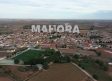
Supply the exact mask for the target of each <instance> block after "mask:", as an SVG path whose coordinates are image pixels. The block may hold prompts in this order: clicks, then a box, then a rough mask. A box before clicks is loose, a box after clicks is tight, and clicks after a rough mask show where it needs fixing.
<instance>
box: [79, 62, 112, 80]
mask: <svg viewBox="0 0 112 81" xmlns="http://www.w3.org/2000/svg"><path fill="white" fill-rule="evenodd" d="M80 63H81V65H83V66H84V67H85V70H86V71H87V72H88V73H90V74H91V75H93V74H97V75H98V77H99V80H98V81H112V77H110V76H109V75H108V74H107V73H106V72H105V71H103V70H102V67H99V66H98V65H96V64H95V63H94V62H93V61H91V60H89V61H88V62H85V61H81V62H80Z"/></svg>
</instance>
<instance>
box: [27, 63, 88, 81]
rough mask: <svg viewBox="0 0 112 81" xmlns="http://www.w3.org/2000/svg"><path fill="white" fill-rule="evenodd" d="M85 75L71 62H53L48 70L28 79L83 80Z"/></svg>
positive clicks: (49, 80) (36, 80) (46, 80)
mask: <svg viewBox="0 0 112 81" xmlns="http://www.w3.org/2000/svg"><path fill="white" fill-rule="evenodd" d="M85 78H87V76H86V75H85V74H84V73H83V72H82V71H81V70H79V69H78V68H77V67H75V66H74V65H72V64H71V63H66V64H53V66H52V67H51V68H50V69H49V70H48V71H42V72H40V73H39V74H38V75H36V76H34V77H32V78H31V79H30V80H29V81H84V79H85Z"/></svg>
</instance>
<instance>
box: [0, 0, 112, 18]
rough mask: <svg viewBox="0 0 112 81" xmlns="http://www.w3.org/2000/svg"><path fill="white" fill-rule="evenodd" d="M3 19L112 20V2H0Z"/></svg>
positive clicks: (110, 0)
mask: <svg viewBox="0 0 112 81" xmlns="http://www.w3.org/2000/svg"><path fill="white" fill-rule="evenodd" d="M2 18H11V19H109V20H112V0H0V19H2Z"/></svg>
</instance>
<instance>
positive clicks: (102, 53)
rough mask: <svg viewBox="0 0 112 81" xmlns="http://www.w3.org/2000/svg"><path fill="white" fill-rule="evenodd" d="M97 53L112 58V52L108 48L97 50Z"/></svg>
mask: <svg viewBox="0 0 112 81" xmlns="http://www.w3.org/2000/svg"><path fill="white" fill-rule="evenodd" d="M96 51H97V52H101V56H105V57H112V50H111V49H107V48H99V49H96Z"/></svg>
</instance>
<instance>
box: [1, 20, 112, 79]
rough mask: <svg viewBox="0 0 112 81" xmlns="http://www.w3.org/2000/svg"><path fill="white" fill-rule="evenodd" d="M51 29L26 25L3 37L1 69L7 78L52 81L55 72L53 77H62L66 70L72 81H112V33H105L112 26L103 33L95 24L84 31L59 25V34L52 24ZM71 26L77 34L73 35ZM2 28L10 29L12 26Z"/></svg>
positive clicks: (4, 33) (44, 26)
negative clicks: (75, 76) (45, 79)
mask: <svg viewBox="0 0 112 81" xmlns="http://www.w3.org/2000/svg"><path fill="white" fill-rule="evenodd" d="M88 22H89V21H88ZM51 24H52V23H51ZM62 24H64V23H62ZM41 26H43V28H42V29H41ZM47 26H48V25H37V26H36V25H33V27H32V26H31V25H24V26H22V27H20V28H11V30H12V31H11V32H9V33H8V32H3V33H1V34H0V70H1V73H2V75H3V76H6V77H8V78H10V79H11V81H12V80H14V81H36V79H38V78H39V77H42V78H45V77H44V76H42V75H46V76H47V77H49V78H48V79H47V80H48V81H49V80H50V79H51V78H50V77H51V75H50V73H52V72H53V73H54V74H52V77H54V76H56V75H55V74H57V72H59V73H58V75H59V76H62V75H61V73H60V72H61V71H63V72H64V75H65V76H67V75H68V74H70V75H71V76H69V77H70V78H71V80H74V78H73V77H74V75H77V77H78V78H75V80H76V81H82V80H84V81H97V80H101V81H111V80H112V78H111V76H112V75H111V73H112V69H111V68H112V66H111V65H112V34H111V33H108V32H106V33H105V34H103V33H102V32H104V30H105V31H109V30H110V31H111V30H112V27H108V28H106V27H105V28H104V30H102V27H100V28H99V27H97V25H96V24H94V23H93V24H91V25H89V27H88V29H87V27H85V29H83V28H81V27H80V26H77V25H72V26H70V25H68V24H67V25H66V24H64V25H55V27H59V28H57V30H58V29H59V31H57V30H56V28H55V27H54V28H52V27H51V25H49V27H51V29H50V28H49V27H47ZM52 26H54V25H52ZM36 27H37V28H36ZM60 27H62V28H61V29H60ZM71 27H74V29H73V31H74V30H75V31H76V32H71V31H72V28H71ZM78 27H79V28H78ZM1 29H2V30H7V29H8V26H5V27H4V28H1ZM63 29H65V30H63ZM8 30H9V29H8ZM48 30H49V32H48ZM32 31H33V32H32ZM79 31H80V33H79ZM101 31H102V32H101ZM71 67H72V68H71ZM70 68H71V69H70ZM53 69H55V70H53ZM59 69H61V70H60V71H59ZM65 70H66V71H65ZM15 71H16V72H17V73H16V74H14V72H15ZM50 71H51V72H50ZM77 71H78V72H79V74H77ZM46 72H48V74H47V73H46ZM93 72H94V73H93ZM23 75H24V76H23ZM59 76H57V77H55V78H58V77H59ZM80 76H82V78H81V77H80ZM106 77H108V78H106ZM8 78H7V79H8ZM42 81H43V80H42Z"/></svg>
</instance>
